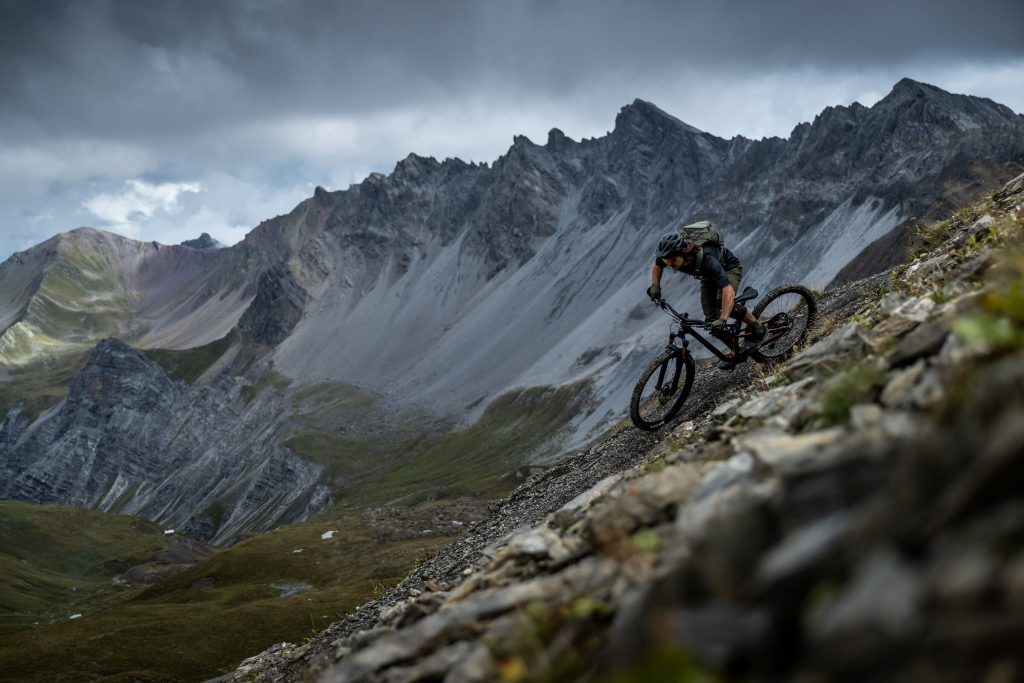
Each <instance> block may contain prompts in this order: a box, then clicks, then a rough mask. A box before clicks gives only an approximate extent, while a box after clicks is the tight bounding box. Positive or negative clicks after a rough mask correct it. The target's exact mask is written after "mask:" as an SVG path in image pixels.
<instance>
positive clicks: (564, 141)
mask: <svg viewBox="0 0 1024 683" xmlns="http://www.w3.org/2000/svg"><path fill="white" fill-rule="evenodd" d="M574 144H576V143H575V142H574V141H573V140H572V139H571V138H569V137H568V136H567V135H566V134H565V133H563V132H562V131H561V130H559V129H558V128H552V129H551V130H549V131H548V142H547V144H546V145H545V147H547V148H548V149H551V150H560V149H566V148H567V147H570V146H572V145H574Z"/></svg>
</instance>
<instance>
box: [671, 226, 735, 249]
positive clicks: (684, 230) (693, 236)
mask: <svg viewBox="0 0 1024 683" xmlns="http://www.w3.org/2000/svg"><path fill="white" fill-rule="evenodd" d="M679 232H680V234H682V236H683V237H685V238H686V239H688V240H690V241H692V242H693V243H694V244H696V245H697V246H698V247H703V246H705V245H707V244H710V245H712V246H715V247H718V248H719V249H722V248H723V247H725V240H724V239H722V233H721V232H719V231H718V226H717V225H715V224H714V223H712V222H711V221H697V222H696V223H691V224H690V225H684V226H683V227H681V228H679Z"/></svg>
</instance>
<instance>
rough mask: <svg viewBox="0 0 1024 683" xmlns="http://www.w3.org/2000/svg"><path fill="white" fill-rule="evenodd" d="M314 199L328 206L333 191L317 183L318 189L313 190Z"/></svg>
mask: <svg viewBox="0 0 1024 683" xmlns="http://www.w3.org/2000/svg"><path fill="white" fill-rule="evenodd" d="M313 201H315V202H316V203H317V204H320V205H321V206H327V205H329V204H330V203H331V193H330V192H328V191H327V190H325V189H324V188H323V187H321V186H320V185H317V186H316V189H314V190H313Z"/></svg>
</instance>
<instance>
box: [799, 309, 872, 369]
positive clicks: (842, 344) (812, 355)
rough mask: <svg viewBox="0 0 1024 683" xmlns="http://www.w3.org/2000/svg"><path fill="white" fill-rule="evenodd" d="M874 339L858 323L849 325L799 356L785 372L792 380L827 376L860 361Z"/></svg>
mask: <svg viewBox="0 0 1024 683" xmlns="http://www.w3.org/2000/svg"><path fill="white" fill-rule="evenodd" d="M871 344H872V342H871V336H870V335H869V334H868V332H867V331H866V330H865V329H864V327H863V326H862V325H860V324H859V323H849V324H847V325H845V326H844V327H843V328H842V329H840V330H839V331H838V332H836V333H834V334H832V335H830V336H828V337H825V338H824V339H822V340H821V341H819V342H818V343H816V344H814V345H813V346H811V347H810V348H808V349H805V350H804V351H801V352H800V353H798V354H797V355H796V356H795V357H794V358H793V359H792V360H791V361H790V362H789V363H788V364H787V365H786V367H785V369H784V370H783V372H784V373H785V374H786V376H787V377H790V378H791V379H800V378H802V377H807V376H808V375H818V376H821V375H825V374H827V373H828V372H829V371H831V370H834V369H836V368H839V367H841V366H843V365H845V364H846V363H848V362H849V360H850V359H855V358H860V357H862V356H863V355H864V354H865V353H867V352H868V351H869V350H870V349H871Z"/></svg>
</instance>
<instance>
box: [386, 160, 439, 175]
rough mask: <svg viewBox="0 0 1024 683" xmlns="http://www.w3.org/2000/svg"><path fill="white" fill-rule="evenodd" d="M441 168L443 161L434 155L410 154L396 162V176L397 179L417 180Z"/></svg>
mask: <svg viewBox="0 0 1024 683" xmlns="http://www.w3.org/2000/svg"><path fill="white" fill-rule="evenodd" d="M439 168H441V163H440V162H439V161H438V160H437V159H435V158H434V157H424V156H420V155H419V154H410V155H409V156H407V157H405V158H404V159H402V160H401V161H399V162H398V163H397V164H395V171H394V174H393V175H394V177H395V178H397V179H406V180H415V179H418V178H421V177H423V175H424V174H428V173H431V172H433V171H436V170H437V169H439Z"/></svg>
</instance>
